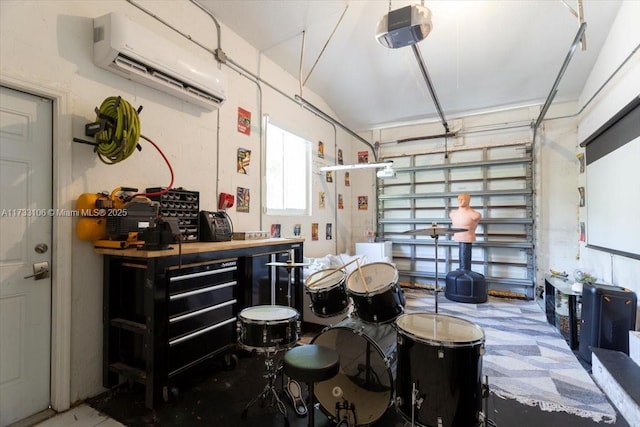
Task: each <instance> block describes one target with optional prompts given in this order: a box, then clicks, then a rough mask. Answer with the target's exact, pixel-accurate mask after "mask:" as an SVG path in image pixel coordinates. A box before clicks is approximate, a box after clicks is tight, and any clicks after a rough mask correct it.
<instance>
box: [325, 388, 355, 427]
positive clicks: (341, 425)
mask: <svg viewBox="0 0 640 427" xmlns="http://www.w3.org/2000/svg"><path fill="white" fill-rule="evenodd" d="M331 393H332V394H333V396H334V397H338V398H339V397H342V389H341V388H340V387H337V386H336V387H334V388H333V390H332V391H331ZM342 411H344V412H345V414H344V415H343V417H342V419H340V412H342ZM349 413H351V416H352V417H353V423H352V422H351V419H350V418H349ZM336 420H337V421H338V424H336V427H351V426H357V425H358V417H357V415H356V405H355V404H354V403H349V401H348V400H347V399H344V398H343V399H342V402H336Z"/></svg>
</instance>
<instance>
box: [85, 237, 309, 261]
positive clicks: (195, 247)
mask: <svg viewBox="0 0 640 427" xmlns="http://www.w3.org/2000/svg"><path fill="white" fill-rule="evenodd" d="M302 242H304V239H302V238H298V237H295V238H293V237H292V238H284V237H283V238H272V239H260V240H229V241H225V242H192V243H183V244H182V254H183V255H185V254H197V253H203V252H217V251H228V250H233V249H245V248H259V247H262V246H271V245H280V244H294V243H302ZM94 251H95V253H97V254H101V255H114V256H122V257H132V258H157V257H164V256H174V255H176V256H177V255H179V254H180V250H179V245H178V244H177V243H176V244H173V245H171V248H170V249H166V250H159V251H146V250H140V249H137V248H128V249H108V248H94Z"/></svg>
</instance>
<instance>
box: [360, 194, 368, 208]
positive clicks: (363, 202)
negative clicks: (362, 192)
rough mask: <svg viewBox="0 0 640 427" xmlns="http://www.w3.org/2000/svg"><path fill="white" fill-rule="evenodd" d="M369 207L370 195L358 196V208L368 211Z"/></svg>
mask: <svg viewBox="0 0 640 427" xmlns="http://www.w3.org/2000/svg"><path fill="white" fill-rule="evenodd" d="M367 209H369V196H358V210H361V211H366V210H367Z"/></svg>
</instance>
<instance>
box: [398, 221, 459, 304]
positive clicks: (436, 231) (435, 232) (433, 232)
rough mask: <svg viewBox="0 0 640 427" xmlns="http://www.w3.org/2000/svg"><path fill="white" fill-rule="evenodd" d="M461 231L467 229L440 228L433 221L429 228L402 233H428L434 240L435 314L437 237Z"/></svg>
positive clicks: (436, 296)
mask: <svg viewBox="0 0 640 427" xmlns="http://www.w3.org/2000/svg"><path fill="white" fill-rule="evenodd" d="M461 231H469V230H467V229H466V228H441V227H438V224H436V223H435V222H434V223H433V224H432V225H431V227H429V228H425V229H422V230H409V231H405V232H404V233H402V234H412V235H425V234H426V235H428V236H430V237H431V238H432V239H433V240H434V242H435V248H436V277H435V279H436V280H435V285H434V287H433V290H434V296H435V310H436V314H438V293H439V292H440V290H438V237H439V236H441V235H443V236H444V235H448V234H449V235H450V234H455V233H458V232H461Z"/></svg>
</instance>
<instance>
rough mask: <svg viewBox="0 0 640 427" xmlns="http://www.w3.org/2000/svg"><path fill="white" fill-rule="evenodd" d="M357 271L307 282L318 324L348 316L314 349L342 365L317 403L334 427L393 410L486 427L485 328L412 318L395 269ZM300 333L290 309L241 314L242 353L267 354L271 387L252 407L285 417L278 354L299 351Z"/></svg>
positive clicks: (419, 420) (429, 423)
mask: <svg viewBox="0 0 640 427" xmlns="http://www.w3.org/2000/svg"><path fill="white" fill-rule="evenodd" d="M352 262H357V263H358V265H357V268H356V269H354V270H353V271H352V272H351V273H349V274H347V273H346V271H345V267H346V266H347V265H348V264H345V265H343V266H341V267H340V268H334V269H325V270H320V271H317V272H315V273H313V274H311V275H309V276H308V277H307V279H306V280H305V292H306V293H307V294H308V295H309V297H310V299H311V310H312V312H313V313H314V314H315V315H316V316H318V317H333V316H336V315H339V314H345V316H347V317H346V318H345V319H343V320H342V321H340V322H338V323H336V324H334V325H331V326H329V327H327V328H325V329H324V330H323V331H322V332H320V334H318V335H317V336H316V337H314V338H313V339H312V341H311V342H312V344H317V345H321V346H324V347H329V348H332V349H335V350H336V351H337V352H338V354H339V356H340V372H339V373H338V375H336V376H335V377H334V378H332V379H330V380H327V381H323V382H320V383H316V384H315V387H314V390H315V391H314V396H315V401H317V402H318V403H319V406H320V409H321V410H322V411H323V412H324V413H325V415H326V416H327V417H328V418H329V420H331V421H332V422H335V423H336V424H337V425H339V426H349V427H351V426H365V425H370V424H372V423H374V422H376V421H378V420H379V419H380V418H381V417H382V416H383V415H384V413H385V412H386V411H387V409H388V408H389V407H390V406H392V405H394V404H395V405H396V408H397V409H398V411H399V413H400V414H401V415H402V416H403V418H404V419H405V420H406V421H408V422H411V425H412V426H415V425H417V426H421V427H470V426H484V425H487V424H486V422H487V420H486V415H485V414H486V408H485V411H484V413H483V412H482V401H483V398H484V397H486V396H487V395H488V386H487V385H486V384H483V382H482V379H481V375H482V355H483V354H484V341H485V337H484V332H483V330H482V328H480V327H479V326H478V325H475V324H474V323H472V322H469V321H466V320H463V319H460V318H457V317H454V316H450V315H445V314H438V313H426V312H417V313H405V312H404V311H405V297H404V293H403V291H402V289H401V287H400V285H399V283H398V271H397V269H396V267H395V266H394V265H393V264H390V263H384V262H374V263H369V264H364V265H362V266H361V265H360V263H359V260H358V259H356V260H354V261H352ZM349 264H350V263H349ZM299 334H300V321H299V314H298V312H297V311H296V310H295V309H294V308H292V307H285V306H278V305H266V306H255V307H249V308H246V309H244V310H242V311H241V312H240V314H239V320H238V341H239V343H240V345H241V347H242V348H244V349H247V350H250V351H256V352H258V353H263V354H265V355H266V357H265V366H266V372H267V373H266V375H265V378H267V385H266V386H265V389H264V390H263V392H262V393H261V394H260V395H259V396H257V397H256V398H255V399H254V400H252V401H251V402H250V403H249V404H248V405H247V408H248V407H249V406H251V404H253V403H254V402H255V401H256V400H257V399H258V398H261V397H262V398H263V399H264V398H266V397H267V396H268V395H271V396H272V398H273V399H274V400H275V402H276V403H277V406H278V408H279V410H280V411H281V412H282V413H283V414H284V415H285V416H286V409H285V407H284V404H283V402H282V400H281V399H280V397H279V396H278V393H277V390H276V387H275V381H276V378H277V376H278V371H279V368H278V367H277V366H275V363H274V355H275V354H276V353H277V352H279V351H282V350H287V349H289V348H291V347H293V346H294V345H295V344H296V342H297V340H298V337H299Z"/></svg>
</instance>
